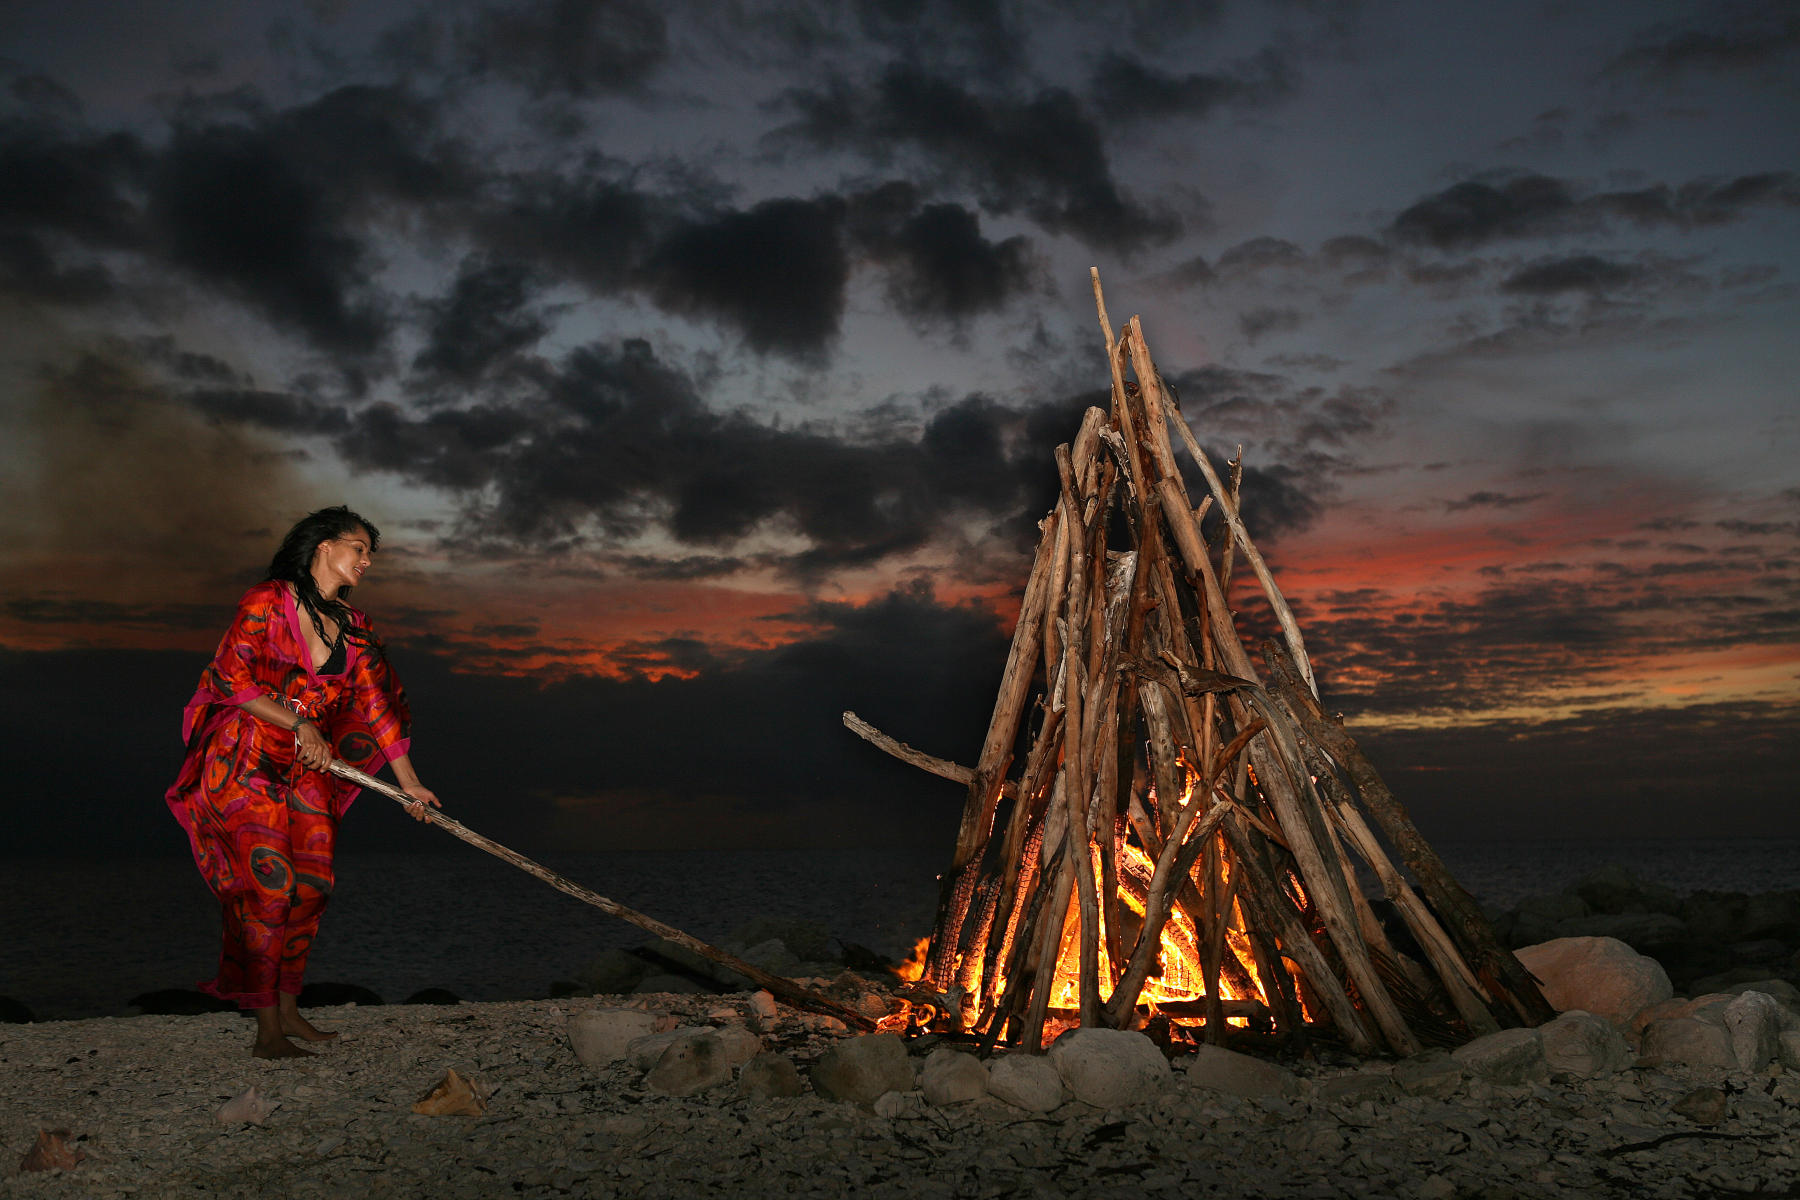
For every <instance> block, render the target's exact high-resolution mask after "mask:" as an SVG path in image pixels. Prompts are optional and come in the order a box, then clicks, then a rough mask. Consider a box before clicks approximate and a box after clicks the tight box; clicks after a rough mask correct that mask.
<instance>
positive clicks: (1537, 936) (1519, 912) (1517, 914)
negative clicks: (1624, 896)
mask: <svg viewBox="0 0 1800 1200" xmlns="http://www.w3.org/2000/svg"><path fill="white" fill-rule="evenodd" d="M1591 911H1592V910H1591V909H1589V908H1588V906H1587V901H1585V900H1583V899H1582V898H1581V897H1580V896H1577V895H1576V894H1575V893H1574V892H1557V893H1555V894H1553V895H1549V896H1527V897H1526V898H1525V899H1523V900H1521V901H1519V906H1518V907H1517V908H1515V909H1514V910H1513V913H1512V928H1513V934H1512V936H1513V941H1514V943H1515V944H1529V943H1532V942H1541V941H1545V940H1547V939H1548V938H1551V937H1554V936H1555V929H1556V925H1557V922H1559V921H1566V920H1568V919H1569V918H1571V917H1585V916H1587V915H1588V913H1589V912H1591Z"/></svg>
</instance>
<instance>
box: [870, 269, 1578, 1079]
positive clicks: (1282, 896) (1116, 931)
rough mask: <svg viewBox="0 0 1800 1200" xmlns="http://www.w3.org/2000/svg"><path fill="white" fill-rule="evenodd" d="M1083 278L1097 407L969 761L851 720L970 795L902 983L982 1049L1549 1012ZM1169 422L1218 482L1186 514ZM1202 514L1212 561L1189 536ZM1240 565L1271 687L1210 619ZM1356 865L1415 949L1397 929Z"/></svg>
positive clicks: (1378, 1034)
mask: <svg viewBox="0 0 1800 1200" xmlns="http://www.w3.org/2000/svg"><path fill="white" fill-rule="evenodd" d="M1093 285H1094V301H1095V309H1096V312H1097V313H1098V315H1099V318H1100V326H1101V331H1102V333H1103V335H1104V338H1105V343H1106V354H1107V362H1108V367H1109V372H1110V376H1111V396H1112V404H1111V409H1110V411H1103V410H1101V409H1099V408H1090V409H1089V410H1088V411H1087V413H1086V414H1085V415H1084V416H1083V419H1082V422H1081V426H1080V429H1079V431H1078V432H1077V434H1076V436H1075V438H1074V439H1073V441H1072V442H1071V443H1068V444H1065V445H1063V446H1059V447H1057V450H1056V467H1057V474H1058V477H1059V480H1060V483H1061V489H1060V495H1059V496H1058V498H1057V502H1056V504H1055V506H1054V507H1053V508H1052V509H1051V511H1050V512H1049V513H1048V514H1047V515H1046V516H1045V518H1044V520H1043V521H1042V522H1041V523H1040V525H1039V530H1040V536H1039V539H1038V547H1037V557H1036V559H1035V561H1034V563H1033V565H1032V570H1031V575H1030V578H1029V581H1028V583H1027V584H1026V588H1025V597H1024V601H1023V603H1022V604H1021V607H1020V613H1019V623H1018V626H1017V628H1016V629H1015V630H1014V632H1013V639H1012V647H1011V651H1010V653H1009V655H1008V658H1007V663H1006V669H1005V672H1004V674H1003V676H1002V678H1001V684H1000V689H999V695H998V698H997V700H996V702H995V705H994V710H993V716H992V718H991V720H990V721H989V724H988V729H987V735H986V738H985V739H984V741H983V744H982V749H981V755H980V758H979V759H978V760H977V762H976V764H975V766H973V767H964V766H960V765H958V764H955V763H949V762H945V761H944V760H942V759H937V758H934V757H932V756H930V755H927V754H924V753H922V752H920V751H917V750H914V749H913V748H912V747H910V746H907V745H905V744H904V743H901V742H898V741H896V740H895V739H893V738H891V737H888V736H887V735H885V734H883V733H881V732H879V731H877V730H875V729H873V728H872V727H871V726H869V725H867V724H866V723H865V722H862V721H861V720H860V719H858V718H857V717H856V716H855V714H853V713H846V714H844V721H845V724H846V725H848V726H849V727H850V728H851V729H852V730H854V731H855V732H856V733H858V735H859V736H862V737H864V738H866V739H867V740H869V741H870V742H872V743H873V744H875V745H877V746H880V747H881V748H882V749H884V750H886V751H887V752H888V753H891V754H894V755H896V756H897V757H899V758H902V759H904V760H905V761H908V762H912V763H914V764H915V765H917V766H920V767H922V768H923V769H925V770H927V771H930V772H932V773H934V774H937V775H940V776H943V777H944V778H948V779H952V780H955V781H956V782H958V783H961V784H963V785H964V786H965V788H966V792H965V799H964V806H963V813H962V820H961V822H960V824H959V827H958V831H957V840H956V847H955V852H954V854H953V855H952V859H951V864H950V870H949V871H948V872H946V873H945V875H944V881H943V888H942V891H941V894H940V902H939V907H938V915H937V920H936V922H935V924H934V926H933V928H932V932H931V938H930V942H929V947H928V950H927V952H926V954H925V960H924V976H923V978H922V979H921V980H920V982H919V985H918V986H919V988H920V994H921V995H930V996H931V997H933V1000H932V1007H933V1009H934V1018H933V1019H934V1022H935V1023H936V1024H937V1025H939V1026H941V1027H945V1028H951V1029H956V1030H960V1031H964V1032H969V1033H974V1034H977V1035H979V1037H980V1038H981V1041H982V1043H983V1044H984V1045H985V1046H987V1047H990V1048H991V1047H992V1046H993V1045H994V1044H995V1043H997V1042H998V1041H1000V1040H1002V1039H1007V1040H1010V1041H1012V1042H1015V1043H1017V1044H1020V1045H1023V1046H1026V1047H1028V1048H1031V1049H1034V1050H1036V1049H1041V1048H1042V1046H1043V1044H1044V1041H1045V1034H1046V1030H1047V1029H1051V1028H1052V1026H1054V1028H1058V1029H1059V1028H1063V1027H1066V1026H1068V1025H1069V1024H1073V1023H1079V1024H1081V1025H1086V1026H1094V1025H1106V1026H1112V1027H1115V1028H1127V1027H1131V1026H1133V1025H1139V1024H1142V1023H1144V1022H1145V1021H1146V1020H1148V1019H1150V1018H1151V1017H1153V1016H1154V1017H1157V1018H1158V1019H1159V1021H1161V1020H1166V1021H1168V1022H1169V1023H1170V1026H1171V1028H1172V1029H1174V1030H1177V1031H1180V1034H1179V1036H1184V1037H1187V1038H1189V1039H1190V1040H1191V1039H1194V1038H1203V1039H1204V1040H1206V1041H1209V1042H1218V1041H1221V1040H1224V1039H1226V1038H1227V1037H1228V1036H1229V1035H1230V1033H1231V1031H1232V1030H1233V1029H1234V1028H1240V1027H1248V1026H1252V1025H1253V1026H1254V1027H1255V1028H1256V1029H1258V1030H1271V1029H1272V1030H1273V1032H1274V1034H1275V1035H1276V1036H1277V1037H1278V1038H1282V1039H1285V1040H1287V1041H1289V1042H1293V1041H1297V1040H1300V1039H1304V1038H1307V1037H1310V1036H1313V1035H1329V1036H1333V1037H1335V1038H1337V1039H1338V1040H1340V1041H1342V1042H1343V1043H1345V1044H1346V1045H1348V1046H1349V1047H1351V1048H1352V1049H1355V1050H1357V1051H1360V1052H1373V1051H1377V1050H1383V1049H1385V1050H1389V1051H1392V1052H1395V1053H1400V1054H1410V1053H1413V1052H1415V1051H1417V1050H1419V1049H1420V1048H1422V1047H1423V1046H1424V1045H1425V1044H1427V1043H1440V1044H1441V1043H1454V1042H1456V1041H1460V1040H1466V1039H1468V1038H1470V1037H1473V1036H1476V1035H1479V1034H1482V1033H1488V1032H1492V1031H1493V1030H1495V1029H1498V1028H1501V1027H1503V1026H1506V1025H1513V1024H1519V1023H1536V1022H1539V1021H1542V1020H1544V1019H1546V1018H1548V1017H1549V1016H1550V1015H1551V1013H1550V1009H1549V1007H1548V1005H1546V1004H1545V1003H1544V1000H1543V997H1542V996H1541V995H1540V994H1539V993H1538V990H1537V988H1536V986H1535V984H1534V982H1533V981H1532V979H1531V978H1530V976H1529V975H1527V974H1526V973H1525V972H1524V970H1523V968H1522V967H1520V966H1519V964H1518V962H1517V960H1516V959H1514V958H1513V957H1512V955H1510V954H1509V953H1507V952H1506V951H1505V950H1504V949H1502V948H1501V947H1500V945H1499V943H1498V940H1497V939H1496V938H1495V937H1494V934H1493V931H1492V929H1491V928H1489V926H1488V924H1487V922H1486V920H1485V918H1483V917H1482V915H1481V913H1480V910H1479V908H1478V907H1477V906H1476V905H1475V903H1474V901H1473V900H1472V899H1471V898H1470V897H1469V895H1468V893H1467V892H1465V891H1463V890H1462V889H1461V888H1460V887H1459V886H1458V885H1457V884H1456V882H1455V880H1454V879H1452V878H1451V877H1450V874H1449V872H1448V870H1447V869H1445V867H1444V865H1443V863H1442V861H1441V860H1440V859H1438V858H1437V856H1436V855H1435V854H1433V853H1432V852H1431V850H1430V847H1429V846H1427V845H1426V844H1425V842H1424V839H1423V838H1422V837H1421V836H1420V835H1419V833H1418V830H1417V829H1416V828H1415V827H1414V826H1413V825H1412V823H1411V821H1410V819H1409V818H1407V816H1406V813H1405V810H1404V808H1402V807H1401V806H1400V804H1399V802H1398V801H1397V800H1395V799H1394V797H1393V795H1392V794H1391V793H1390V792H1389V791H1388V790H1387V788H1386V786H1385V785H1384V784H1382V782H1381V780H1380V777H1379V776H1378V775H1377V774H1376V773H1375V771H1374V768H1373V767H1372V766H1371V765H1370V764H1369V762H1368V760H1367V758H1366V757H1364V756H1363V755H1362V753H1361V751H1360V750H1358V749H1357V747H1356V744H1355V742H1354V740H1353V739H1352V738H1351V737H1350V734H1349V733H1348V731H1346V730H1345V729H1344V728H1343V727H1342V725H1341V724H1338V723H1337V722H1335V721H1331V720H1329V719H1327V718H1326V716H1325V715H1324V712H1323V710H1322V709H1321V707H1320V706H1319V702H1318V686H1317V682H1316V680H1315V677H1314V674H1313V668H1312V664H1311V662H1310V661H1309V660H1308V658H1307V654H1306V648H1305V642H1304V639H1303V637H1302V635H1301V631H1300V627H1299V623H1298V621H1297V620H1296V619H1295V617H1294V614H1293V611H1292V609H1291V608H1290V607H1289V605H1288V603H1287V601H1286V599H1285V598H1284V597H1283V595H1282V593H1281V589H1280V587H1279V586H1278V585H1277V584H1276V582H1275V578H1274V575H1273V572H1272V571H1271V570H1270V569H1269V566H1268V563H1267V562H1266V561H1265V560H1264V559H1263V557H1262V555H1261V553H1260V552H1259V551H1258V550H1257V548H1256V544H1255V542H1254V541H1252V539H1251V537H1250V533H1249V530H1248V526H1247V525H1246V523H1245V520H1244V515H1243V512H1242V509H1241V505H1240V503H1239V497H1238V489H1237V484H1238V480H1239V479H1240V478H1241V472H1242V454H1241V451H1240V453H1239V456H1238V459H1237V460H1234V461H1233V462H1232V463H1231V464H1229V471H1228V473H1227V476H1226V477H1221V476H1220V474H1219V472H1218V471H1217V470H1215V469H1214V467H1213V465H1212V463H1211V462H1210V461H1209V460H1208V458H1207V455H1206V453H1205V451H1204V450H1203V449H1202V448H1201V446H1200V443H1199V441H1198V439H1196V438H1195V436H1194V434H1193V431H1192V430H1191V429H1190V428H1188V425H1187V422H1186V420H1185V419H1183V417H1182V415H1181V413H1180V412H1179V411H1178V410H1177V408H1176V407H1175V405H1174V402H1173V396H1172V393H1170V392H1169V390H1168V389H1167V387H1166V385H1165V384H1164V383H1163V380H1162V377H1161V375H1160V374H1159V373H1158V372H1157V370H1156V365H1155V363H1154V361H1153V360H1152V358H1151V356H1150V349H1149V346H1148V344H1147V342H1146V341H1145V338H1144V332H1143V327H1142V325H1141V323H1140V321H1139V320H1138V318H1136V317H1133V318H1132V319H1131V320H1130V321H1128V322H1127V323H1126V324H1125V326H1124V327H1123V328H1121V329H1120V330H1118V331H1117V332H1116V333H1115V331H1114V330H1113V328H1112V326H1111V324H1110V321H1109V319H1108V317H1107V314H1106V302H1105V297H1104V296H1103V295H1102V293H1101V290H1100V279H1099V273H1098V272H1097V271H1096V272H1094V273H1093ZM1128 375H1129V378H1128ZM1171 425H1173V426H1174V429H1175V433H1176V435H1177V436H1178V437H1179V439H1180V443H1181V446H1182V447H1183V448H1184V449H1185V450H1186V452H1187V453H1188V455H1189V456H1190V457H1191V458H1192V460H1193V462H1194V464H1195V466H1196V467H1197V468H1198V470H1199V473H1200V475H1201V476H1202V477H1203V478H1204V479H1205V481H1206V486H1207V489H1208V493H1209V494H1207V495H1205V496H1203V497H1202V500H1201V502H1200V504H1199V505H1197V506H1196V505H1194V504H1193V503H1192V502H1191V501H1190V499H1189V496H1188V493H1187V489H1186V485H1185V483H1184V481H1183V478H1182V475H1181V472H1180V469H1179V467H1178V465H1177V463H1176V460H1175V443H1174V441H1172V440H1171V436H1170V426H1171ZM1214 510H1216V511H1217V512H1218V514H1219V517H1220V518H1221V521H1222V524H1223V531H1222V537H1221V539H1220V540H1221V542H1222V545H1219V546H1214V545H1211V544H1209V540H1208V538H1207V536H1206V534H1205V532H1204V531H1203V529H1202V525H1201V522H1202V520H1203V519H1204V518H1205V517H1206V516H1207V514H1208V513H1209V512H1212V511H1214ZM1240 553H1241V555H1242V557H1243V561H1244V562H1245V563H1247V564H1248V565H1249V567H1250V571H1251V573H1252V574H1254V575H1255V577H1256V579H1257V581H1258V584H1259V585H1260V589H1261V594H1262V597H1263V599H1264V600H1265V601H1266V602H1267V604H1268V606H1269V612H1270V615H1271V616H1272V617H1273V620H1274V623H1275V625H1277V626H1278V627H1279V628H1280V630H1281V632H1282V640H1281V642H1280V643H1279V644H1277V643H1273V642H1272V643H1270V644H1269V646H1268V647H1267V648H1265V656H1264V657H1265V665H1266V667H1267V669H1268V671H1269V673H1270V678H1271V679H1272V680H1273V683H1272V684H1270V685H1269V686H1267V687H1265V686H1264V684H1263V682H1262V677H1261V676H1260V675H1259V674H1258V672H1257V667H1256V664H1255V662H1254V661H1253V659H1252V657H1251V654H1250V651H1249V649H1248V648H1247V646H1246V644H1245V641H1244V638H1243V636H1242V635H1241V634H1240V633H1239V632H1238V629H1237V626H1236V623H1235V620H1234V617H1233V614H1232V612H1231V610H1230V608H1229V607H1228V606H1227V603H1226V592H1227V589H1228V588H1229V587H1230V585H1231V572H1232V569H1233V565H1234V562H1235V559H1236V556H1237V555H1238V554H1240ZM1034 694H1035V696H1036V700H1035V703H1028V701H1031V699H1032V697H1033V695H1034ZM1028 714H1036V716H1035V718H1034V722H1035V729H1032V728H1030V726H1031V724H1032V722H1028V721H1027V715H1028ZM1022 726H1024V727H1026V728H1027V729H1028V730H1029V737H1028V738H1026V741H1027V743H1028V745H1027V746H1026V748H1025V752H1024V753H1025V757H1024V763H1023V767H1022V769H1021V770H1020V772H1019V774H1018V776H1017V778H1013V779H1009V778H1008V777H1007V772H1008V770H1009V768H1010V766H1011V760H1012V755H1013V752H1014V748H1015V747H1016V746H1017V745H1018V744H1019V741H1020V734H1021V727H1022ZM1003 802H1004V806H1003ZM1384 836H1385V838H1387V839H1388V841H1389V842H1391V844H1392V845H1393V846H1394V847H1396V848H1397V850H1398V854H1397V855H1395V854H1392V853H1390V851H1389V849H1388V848H1387V846H1386V845H1384V843H1383V840H1382V839H1383V837H1384ZM1396 857H1397V858H1398V859H1399V861H1400V862H1401V863H1404V867H1405V869H1404V871H1403V870H1402V867H1401V866H1400V865H1397V863H1396V861H1395V859H1396ZM1359 863H1360V864H1361V866H1362V867H1363V868H1366V869H1367V870H1368V871H1369V872H1371V873H1372V874H1373V876H1374V877H1375V879H1376V881H1377V882H1378V883H1379V885H1380V887H1381V890H1382V894H1383V896H1384V898H1385V899H1386V900H1387V901H1389V902H1390V903H1391V905H1392V907H1393V909H1394V910H1395V911H1396V912H1397V913H1398V914H1399V919H1400V921H1401V922H1402V923H1403V924H1404V926H1405V930H1406V933H1407V934H1408V935H1410V940H1406V945H1407V947H1408V949H1409V950H1410V951H1412V952H1413V953H1416V954H1419V955H1421V956H1422V958H1423V961H1415V960H1414V959H1413V958H1411V957H1409V956H1408V954H1407V953H1406V952H1403V951H1402V950H1401V949H1399V948H1398V947H1396V945H1395V944H1394V943H1393V942H1392V941H1391V940H1390V938H1389V935H1388V932H1387V930H1386V929H1385V928H1384V927H1383V925H1382V924H1381V922H1380V921H1379V920H1377V918H1376V914H1375V910H1374V908H1373V906H1372V905H1371V904H1370V902H1369V898H1368V897H1367V896H1365V895H1364V894H1363V892H1362V890H1361V888H1360V887H1359V885H1358V883H1357V878H1358V875H1357V867H1358V864H1359ZM1406 872H1410V873H1411V877H1410V878H1409V877H1408V876H1407V874H1406Z"/></svg>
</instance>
